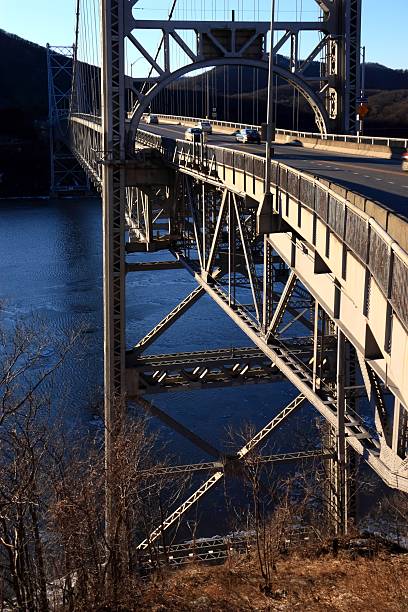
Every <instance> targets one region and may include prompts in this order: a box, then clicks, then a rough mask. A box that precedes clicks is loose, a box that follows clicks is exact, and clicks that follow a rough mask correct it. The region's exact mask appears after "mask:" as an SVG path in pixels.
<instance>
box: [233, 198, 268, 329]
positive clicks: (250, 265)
mask: <svg viewBox="0 0 408 612" xmlns="http://www.w3.org/2000/svg"><path fill="white" fill-rule="evenodd" d="M232 198H233V201H234V208H235V215H236V219H237V225H238V230H239V233H240V236H241V242H242V249H243V251H244V257H245V263H246V267H247V272H248V278H249V283H250V285H251V292H252V299H253V302H254V306H255V311H256V317H257V319H258V321H259V320H260V311H259V308H260V304H261V295H260V291H259V286H258V279H257V276H256V270H255V265H254V262H253V259H252V253H251V250H250V249H249V248H248V245H247V239H246V236H245V232H244V229H243V227H242V223H241V218H240V214H239V213H240V211H239V207H238V201H237V197H236V195H235V193H233V194H232Z"/></svg>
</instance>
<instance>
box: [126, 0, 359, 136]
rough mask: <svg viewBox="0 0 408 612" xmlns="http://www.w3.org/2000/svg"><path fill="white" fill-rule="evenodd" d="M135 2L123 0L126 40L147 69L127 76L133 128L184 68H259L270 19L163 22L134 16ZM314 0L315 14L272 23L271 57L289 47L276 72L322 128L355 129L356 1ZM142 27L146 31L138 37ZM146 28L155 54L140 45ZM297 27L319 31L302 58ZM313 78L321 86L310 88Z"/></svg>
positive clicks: (263, 59) (264, 57)
mask: <svg viewBox="0 0 408 612" xmlns="http://www.w3.org/2000/svg"><path fill="white" fill-rule="evenodd" d="M136 4H137V0H131V1H130V2H127V3H125V4H124V5H123V10H124V15H123V17H124V31H123V35H124V41H125V44H126V45H129V50H131V52H132V53H133V54H135V53H136V54H137V55H138V58H140V59H143V60H144V62H145V64H146V65H147V66H148V71H149V74H148V76H144V77H142V78H137V79H133V78H131V77H127V78H126V79H125V80H126V86H127V88H128V89H131V90H132V91H133V92H134V95H135V96H136V99H137V103H136V108H135V109H134V113H133V118H132V120H131V133H133V134H134V132H135V126H136V124H137V121H138V119H140V116H141V113H142V112H143V111H142V109H146V108H147V107H148V105H149V100H151V99H152V96H153V93H158V92H159V91H161V90H162V89H163V87H165V86H166V85H168V84H169V83H171V82H172V81H173V80H175V79H177V78H179V77H181V76H183V75H184V74H187V73H188V72H192V71H193V70H198V69H201V68H208V67H211V66H220V65H228V64H229V65H231V64H232V65H234V64H235V65H247V66H253V67H260V68H264V67H265V66H266V63H267V62H268V50H269V44H270V43H269V40H268V37H269V36H270V30H271V24H270V22H269V21H268V22H265V21H253V22H250V21H241V22H239V21H196V20H193V21H188V20H183V21H178V20H172V19H171V18H170V17H169V19H168V20H165V21H163V20H138V19H136V18H135V17H134V15H133V12H132V11H133V8H134V6H135V5H136ZM316 4H317V5H318V7H319V9H320V10H321V18H320V19H316V20H315V21H276V22H275V23H274V33H277V38H276V40H275V38H274V45H273V55H274V57H276V55H277V54H278V53H282V50H283V51H285V45H286V44H287V45H289V47H290V51H289V52H288V55H289V58H288V61H289V66H288V69H285V68H282V67H281V66H277V65H275V71H276V74H279V75H280V76H281V77H282V78H284V79H285V80H286V81H288V82H290V83H292V84H293V85H294V86H295V87H296V89H297V90H298V91H300V93H302V95H304V97H305V98H306V100H307V101H308V103H309V104H310V105H311V107H312V108H313V110H314V112H315V116H316V119H317V121H316V123H317V125H318V127H319V129H320V131H327V132H337V133H348V132H351V133H353V132H354V131H355V130H356V108H357V100H358V97H359V96H360V29H361V0H330V2H329V1H328V0H316ZM139 32H143V33H144V38H143V40H142V36H140V35H139ZM146 32H149V33H152V35H154V34H156V36H158V40H160V42H159V44H158V48H157V50H156V53H155V54H154V56H153V55H151V53H150V52H149V51H148V50H147V49H146V48H145V47H146V46H145V44H144V42H143V41H144V40H145V35H146ZM302 32H308V33H313V32H314V33H315V34H317V35H318V36H319V37H320V40H319V41H318V42H317V44H315V46H313V45H312V48H311V50H310V52H309V54H308V56H307V57H306V58H301V57H300V44H299V42H300V35H301V33H302ZM186 33H187V34H188V36H187V37H186V36H185V35H186ZM186 38H188V41H187V39H186ZM320 53H324V59H323V60H322V61H321V62H320V65H321V71H320V75H319V76H318V77H310V76H309V75H308V74H307V70H308V68H310V66H311V64H312V62H314V61H319V54H320ZM180 55H181V56H183V57H184V59H183V60H182V63H183V65H182V66H180V65H179V64H180V60H178V61H179V63H178V65H175V63H176V56H179V57H180ZM135 61H137V60H135ZM133 63H135V62H133ZM311 81H314V82H315V83H317V84H318V87H317V88H316V89H315V90H314V89H313V87H312V86H311V84H310V82H311ZM142 83H143V87H142V88H140V85H141V84H142ZM146 84H147V85H148V87H147V92H146V93H145V92H144V87H145V86H146Z"/></svg>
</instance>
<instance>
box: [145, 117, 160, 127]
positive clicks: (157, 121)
mask: <svg viewBox="0 0 408 612" xmlns="http://www.w3.org/2000/svg"><path fill="white" fill-rule="evenodd" d="M146 123H154V124H156V125H157V124H158V123H159V118H158V116H157V115H148V117H147V119H146Z"/></svg>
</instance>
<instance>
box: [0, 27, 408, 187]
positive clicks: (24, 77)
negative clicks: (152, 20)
mask: <svg viewBox="0 0 408 612" xmlns="http://www.w3.org/2000/svg"><path fill="white" fill-rule="evenodd" d="M51 34H52V33H51ZM278 62H279V63H280V64H281V65H284V66H286V65H287V63H288V59H287V58H285V57H283V56H279V57H278ZM308 74H309V75H310V76H314V75H318V74H319V64H318V63H317V62H313V63H312V64H311V66H310V67H309V68H308ZM210 82H212V83H216V84H217V86H216V88H217V94H216V98H217V99H216V105H217V110H218V118H220V119H222V118H223V117H222V109H223V108H224V109H225V108H227V109H228V113H229V119H230V120H231V121H234V120H238V114H240V118H241V120H242V121H247V122H252V118H253V108H254V99H255V98H257V99H258V102H259V105H258V111H259V113H258V117H259V120H260V121H262V117H263V116H264V114H265V112H264V111H265V108H266V72H265V74H262V71H260V72H259V78H258V79H257V82H256V90H257V91H256V94H255V95H254V93H253V91H254V84H255V81H254V78H253V70H252V68H242V71H241V73H240V76H239V77H238V73H237V68H236V67H230V68H228V83H229V91H228V92H227V94H228V102H225V103H224V98H223V97H222V96H223V95H224V92H226V90H225V87H224V82H225V71H224V69H223V68H217V69H216V70H215V71H214V74H213V75H212V76H211V77H210ZM183 87H184V88H186V89H187V90H190V92H189V93H190V96H193V90H195V91H197V89H198V90H199V89H200V77H192V78H188V79H185V80H184V83H183ZM366 87H367V94H368V96H369V108H370V112H369V115H368V118H367V120H366V124H365V126H366V133H367V134H373V135H390V136H407V135H408V70H393V69H391V68H387V67H386V66H382V65H380V64H368V65H367V69H366ZM172 89H173V92H172V91H171V90H172ZM174 89H175V88H174V86H173V87H170V91H169V94H170V97H174ZM239 98H241V101H238V99H239ZM175 99H176V100H177V97H175ZM200 99H201V100H202V99H203V97H202V96H201V95H200V96H198V97H197V100H196V101H198V100H200ZM292 101H293V92H292V88H291V87H290V86H288V85H287V84H284V83H283V82H281V83H280V84H279V87H278V107H277V108H278V111H277V125H278V127H282V128H285V127H286V128H289V129H291V128H293V127H294V124H293V121H294V119H293V117H294V116H295V115H294V113H293V112H292V111H293V109H292ZM198 106H199V104H198V102H197V104H196V105H195V110H196V112H197V114H198V112H199V110H200V111H201V112H202V110H203V109H202V108H201V109H199V108H198ZM175 108H176V107H175ZM177 108H178V110H179V112H182V111H180V108H179V107H177ZM189 108H192V106H191V105H190V106H189ZM164 110H167V112H171V109H169V107H168V106H167V107H166V109H163V111H164ZM47 117H48V87H47V57H46V49H45V47H41V46H40V45H37V44H35V43H32V42H29V41H27V40H24V39H22V38H20V37H18V36H16V35H14V34H9V33H7V32H5V31H4V30H1V29H0V177H2V182H0V197H1V196H4V195H23V194H28V195H33V194H40V193H41V194H42V193H47V191H48V183H49V178H48V167H49V163H48V136H47ZM298 121H299V122H298V127H299V129H305V130H308V129H309V130H310V129H313V128H314V121H313V117H312V114H311V112H310V109H309V107H308V105H307V103H306V102H305V101H302V99H301V100H300V105H299V111H298ZM22 168H24V172H22Z"/></svg>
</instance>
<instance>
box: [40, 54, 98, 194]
mask: <svg viewBox="0 0 408 612" xmlns="http://www.w3.org/2000/svg"><path fill="white" fill-rule="evenodd" d="M73 56H74V49H73V47H51V46H50V45H47V70H48V124H49V134H50V192H51V194H55V195H63V194H69V193H72V192H73V191H76V192H88V191H89V179H88V177H87V175H86V174H85V172H84V170H83V168H82V166H81V165H80V163H79V162H78V161H77V159H76V157H75V155H74V153H73V152H72V150H71V147H70V134H69V116H70V110H71V108H70V106H71V96H72V90H71V86H72V70H73V61H74V57H73Z"/></svg>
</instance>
